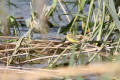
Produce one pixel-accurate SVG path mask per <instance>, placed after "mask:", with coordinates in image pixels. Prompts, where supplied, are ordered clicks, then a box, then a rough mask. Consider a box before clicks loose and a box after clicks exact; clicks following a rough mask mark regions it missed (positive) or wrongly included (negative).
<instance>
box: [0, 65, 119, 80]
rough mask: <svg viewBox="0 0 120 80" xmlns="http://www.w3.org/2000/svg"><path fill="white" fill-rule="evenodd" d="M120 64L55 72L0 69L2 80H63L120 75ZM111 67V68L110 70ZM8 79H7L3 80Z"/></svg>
mask: <svg viewBox="0 0 120 80" xmlns="http://www.w3.org/2000/svg"><path fill="white" fill-rule="evenodd" d="M119 66H120V63H101V64H92V65H88V66H84V65H83V66H75V67H63V68H57V69H53V70H49V69H28V70H27V69H26V70H25V69H24V68H23V70H18V69H9V68H8V69H6V68H0V75H1V77H0V80H7V79H12V80H16V79H19V78H21V79H25V80H35V79H43V78H45V79H47V78H53V77H54V78H56V77H58V78H62V77H65V76H77V75H90V74H105V73H107V74H109V73H112V74H116V73H120V70H119ZM109 67H110V68H109ZM2 77H3V78H7V79H2Z"/></svg>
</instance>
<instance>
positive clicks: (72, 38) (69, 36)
mask: <svg viewBox="0 0 120 80" xmlns="http://www.w3.org/2000/svg"><path fill="white" fill-rule="evenodd" d="M66 39H67V40H68V41H70V42H71V43H79V40H77V38H76V36H75V35H74V34H72V33H67V35H66Z"/></svg>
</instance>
